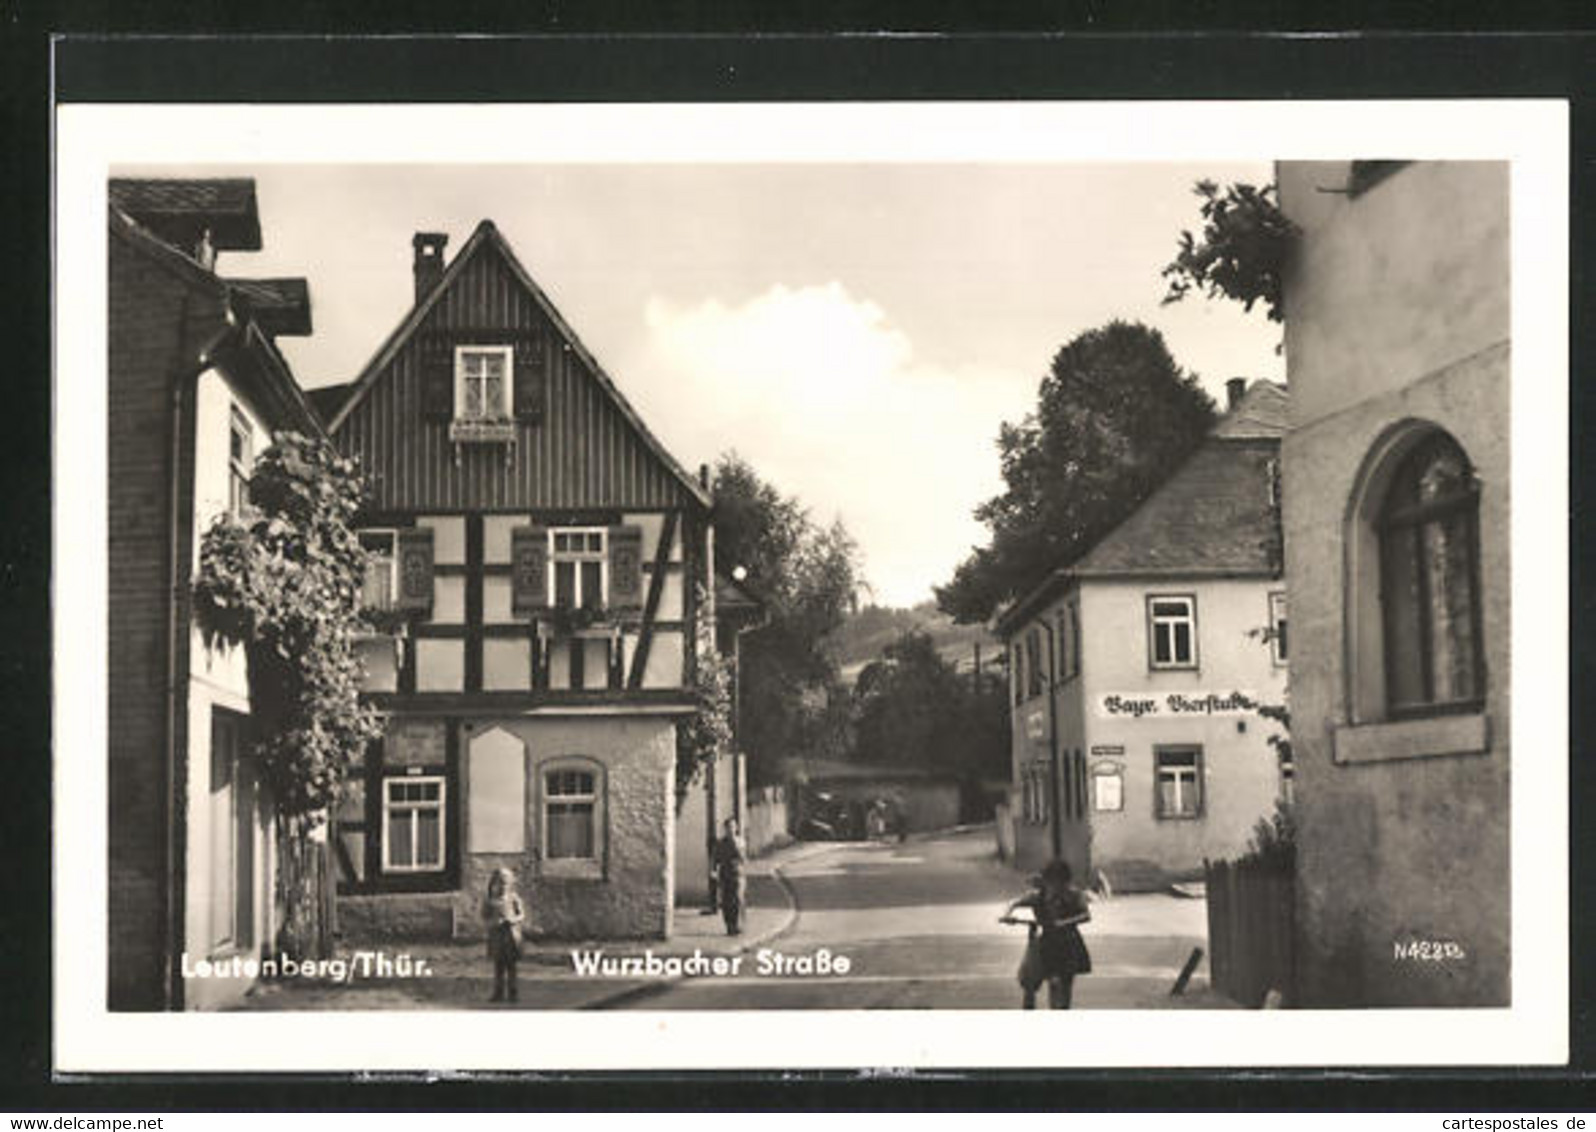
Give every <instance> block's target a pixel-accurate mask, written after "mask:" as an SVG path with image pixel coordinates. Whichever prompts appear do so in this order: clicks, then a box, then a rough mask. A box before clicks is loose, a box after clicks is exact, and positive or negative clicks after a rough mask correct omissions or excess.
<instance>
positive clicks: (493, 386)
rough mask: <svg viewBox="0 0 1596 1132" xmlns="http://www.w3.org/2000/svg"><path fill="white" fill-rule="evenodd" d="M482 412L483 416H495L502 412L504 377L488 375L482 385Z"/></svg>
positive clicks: (500, 414)
mask: <svg viewBox="0 0 1596 1132" xmlns="http://www.w3.org/2000/svg"><path fill="white" fill-rule="evenodd" d="M482 413H483V415H484V416H488V417H497V416H502V415H503V413H504V379H503V378H502V377H489V378H488V379H487V380H486V381H484V382H483V386H482Z"/></svg>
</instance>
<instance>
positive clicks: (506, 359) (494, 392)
mask: <svg viewBox="0 0 1596 1132" xmlns="http://www.w3.org/2000/svg"><path fill="white" fill-rule="evenodd" d="M514 365H515V355H514V351H513V350H512V349H511V347H509V346H456V347H455V348H454V417H455V420H458V421H507V420H509V419H510V409H511V400H510V399H511V387H512V385H513V382H512V380H511V378H512V375H513V374H514V372H515V370H514Z"/></svg>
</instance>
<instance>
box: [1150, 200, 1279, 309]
mask: <svg viewBox="0 0 1596 1132" xmlns="http://www.w3.org/2000/svg"><path fill="white" fill-rule="evenodd" d="M1193 191H1194V192H1195V193H1196V194H1197V196H1198V197H1200V198H1201V199H1202V202H1203V203H1202V218H1203V230H1202V234H1201V236H1194V235H1192V233H1191V232H1189V231H1183V232H1181V234H1180V250H1179V251H1178V252H1177V253H1176V255H1175V258H1174V260H1172V261H1171V262H1170V263H1169V264H1168V265H1167V266H1166V267H1165V268H1164V270H1163V272H1162V275H1163V276H1164V278H1166V279H1168V280H1169V290H1168V292H1166V293H1165V295H1164V302H1165V303H1166V304H1168V303H1176V302H1179V301H1180V300H1181V299H1184V298H1185V297H1186V296H1187V295H1189V294H1190V293H1191V292H1193V291H1197V292H1200V293H1206V294H1207V295H1208V297H1209V298H1211V299H1218V298H1225V299H1232V300H1234V301H1235V302H1238V303H1240V304H1241V305H1242V308H1243V309H1244V310H1248V311H1250V310H1252V308H1253V306H1254V304H1256V303H1259V302H1262V303H1263V304H1264V309H1265V311H1266V312H1267V313H1268V315H1269V320H1270V321H1271V322H1282V321H1284V319H1285V302H1284V298H1283V295H1282V291H1281V277H1282V275H1283V274H1284V270H1285V263H1286V259H1287V257H1288V256H1289V255H1290V253H1291V248H1292V245H1293V244H1294V243H1295V241H1296V237H1297V233H1298V228H1297V226H1296V225H1295V224H1293V223H1292V222H1291V221H1290V220H1289V219H1288V218H1287V217H1286V214H1285V213H1283V212H1282V211H1280V205H1279V202H1278V200H1277V197H1276V192H1275V186H1273V185H1265V186H1264V187H1263V188H1258V187H1257V186H1255V185H1248V184H1239V183H1238V184H1233V185H1230V186H1228V187H1227V188H1225V189H1224V190H1223V191H1221V190H1220V187H1219V186H1218V184H1216V183H1215V182H1213V181H1208V180H1202V181H1198V182H1197V184H1196V186H1195V187H1194V189H1193Z"/></svg>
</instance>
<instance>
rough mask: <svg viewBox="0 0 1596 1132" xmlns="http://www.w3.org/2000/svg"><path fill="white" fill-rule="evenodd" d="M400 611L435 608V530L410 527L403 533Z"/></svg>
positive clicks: (401, 533) (399, 595) (400, 545)
mask: <svg viewBox="0 0 1596 1132" xmlns="http://www.w3.org/2000/svg"><path fill="white" fill-rule="evenodd" d="M398 549H399V594H398V600H397V601H396V602H395V603H394V604H395V605H396V606H397V607H398V608H400V609H422V610H425V609H431V608H432V529H431V528H430V527H410V528H407V529H405V530H402V531H400V532H399V539H398Z"/></svg>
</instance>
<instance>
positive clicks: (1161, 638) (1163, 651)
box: [1153, 624, 1174, 664]
mask: <svg viewBox="0 0 1596 1132" xmlns="http://www.w3.org/2000/svg"><path fill="white" fill-rule="evenodd" d="M1172 659H1174V658H1173V656H1172V655H1171V653H1170V635H1169V626H1168V625H1163V624H1158V625H1154V626H1153V660H1154V661H1156V662H1157V663H1159V664H1168V663H1169V662H1170V661H1171V660H1172Z"/></svg>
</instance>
